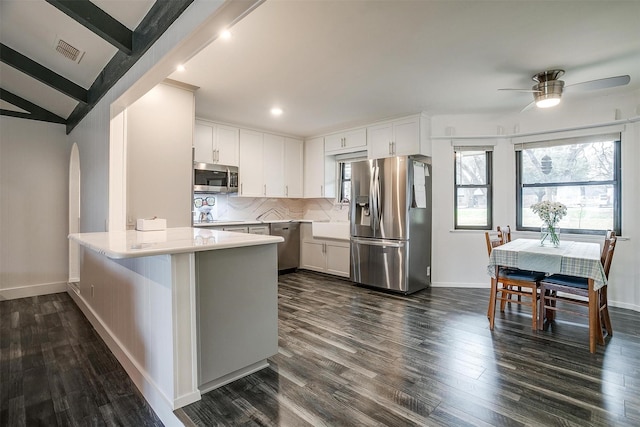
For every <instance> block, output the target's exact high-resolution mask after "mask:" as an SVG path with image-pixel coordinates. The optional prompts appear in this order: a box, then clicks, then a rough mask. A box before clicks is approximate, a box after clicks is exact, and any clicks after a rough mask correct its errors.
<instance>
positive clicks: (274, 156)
mask: <svg viewBox="0 0 640 427" xmlns="http://www.w3.org/2000/svg"><path fill="white" fill-rule="evenodd" d="M302 150H303V147H302V141H301V140H299V139H294V138H287V137H284V136H280V135H273V134H269V133H261V132H254V131H250V130H246V129H241V130H240V168H239V169H240V182H239V184H240V188H239V195H240V196H246V197H302V196H303V191H302V190H303V187H302V181H303V175H302V153H303V151H302Z"/></svg>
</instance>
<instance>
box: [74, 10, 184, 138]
mask: <svg viewBox="0 0 640 427" xmlns="http://www.w3.org/2000/svg"><path fill="white" fill-rule="evenodd" d="M192 2H193V0H157V1H156V2H155V3H154V5H153V6H152V7H151V10H149V12H148V13H147V15H146V16H145V17H144V19H143V20H142V22H140V24H139V25H138V27H137V28H136V29H135V31H134V32H133V49H132V53H131V55H127V54H125V53H124V52H122V51H119V52H116V54H115V55H113V58H111V61H109V63H108V64H107V66H106V67H104V69H103V70H102V72H101V73H100V75H99V76H98V78H97V79H96V80H95V81H94V82H93V84H92V85H91V87H90V88H89V97H88V99H89V102H88V103H87V104H86V105H82V104H78V106H76V108H75V109H74V110H73V112H72V113H71V115H70V116H69V118H68V119H67V134H68V133H70V132H71V131H72V130H73V128H74V127H76V125H77V124H78V123H80V120H82V119H83V118H84V117H85V116H86V115H87V114H89V111H91V109H92V108H93V107H94V106H95V105H96V104H97V103H98V101H100V99H102V97H103V96H104V95H105V94H106V93H107V92H108V91H109V89H111V88H112V87H113V85H115V84H116V82H117V81H118V80H120V78H121V77H122V76H124V75H125V74H126V72H127V71H129V69H130V68H131V67H132V66H133V65H134V64H135V63H136V62H137V61H138V59H140V57H142V55H144V53H145V52H146V51H147V50H148V49H149V48H150V47H151V45H153V43H155V42H156V40H158V39H159V38H160V36H161V35H162V34H163V33H164V32H165V31H166V30H167V28H169V27H170V26H171V24H172V23H173V21H175V20H176V19H178V17H179V16H180V15H181V14H182V12H184V10H185V9H186V8H187V7H188V6H189V5H190V4H191V3H192Z"/></svg>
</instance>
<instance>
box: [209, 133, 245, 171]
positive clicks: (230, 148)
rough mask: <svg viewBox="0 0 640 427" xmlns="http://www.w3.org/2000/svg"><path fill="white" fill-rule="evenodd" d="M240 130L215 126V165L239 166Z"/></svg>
mask: <svg viewBox="0 0 640 427" xmlns="http://www.w3.org/2000/svg"><path fill="white" fill-rule="evenodd" d="M239 134H240V130H239V129H238V128H235V127H231V126H225V125H217V126H216V144H215V147H214V148H215V149H216V150H217V152H216V160H217V161H216V163H219V164H221V165H225V166H239V162H238V157H239V151H240V147H239V138H240V136H239Z"/></svg>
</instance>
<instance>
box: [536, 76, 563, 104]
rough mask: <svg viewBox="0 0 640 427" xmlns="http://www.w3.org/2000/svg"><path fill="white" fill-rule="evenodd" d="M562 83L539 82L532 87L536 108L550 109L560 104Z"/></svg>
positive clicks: (553, 81) (555, 81) (551, 81)
mask: <svg viewBox="0 0 640 427" xmlns="http://www.w3.org/2000/svg"><path fill="white" fill-rule="evenodd" d="M563 89H564V82H563V81H562V80H549V81H541V82H540V83H538V84H535V85H534V86H533V90H534V91H535V92H534V93H533V99H534V100H535V103H536V107H538V108H550V107H555V106H556V105H558V104H560V100H561V98H562V90H563Z"/></svg>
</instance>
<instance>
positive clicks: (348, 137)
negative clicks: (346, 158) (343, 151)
mask: <svg viewBox="0 0 640 427" xmlns="http://www.w3.org/2000/svg"><path fill="white" fill-rule="evenodd" d="M344 141H345V147H346V148H351V149H354V150H353V151H356V150H355V149H359V150H365V149H366V148H367V129H366V128H362V129H354V130H351V131H349V132H346V133H345V134H344Z"/></svg>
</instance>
